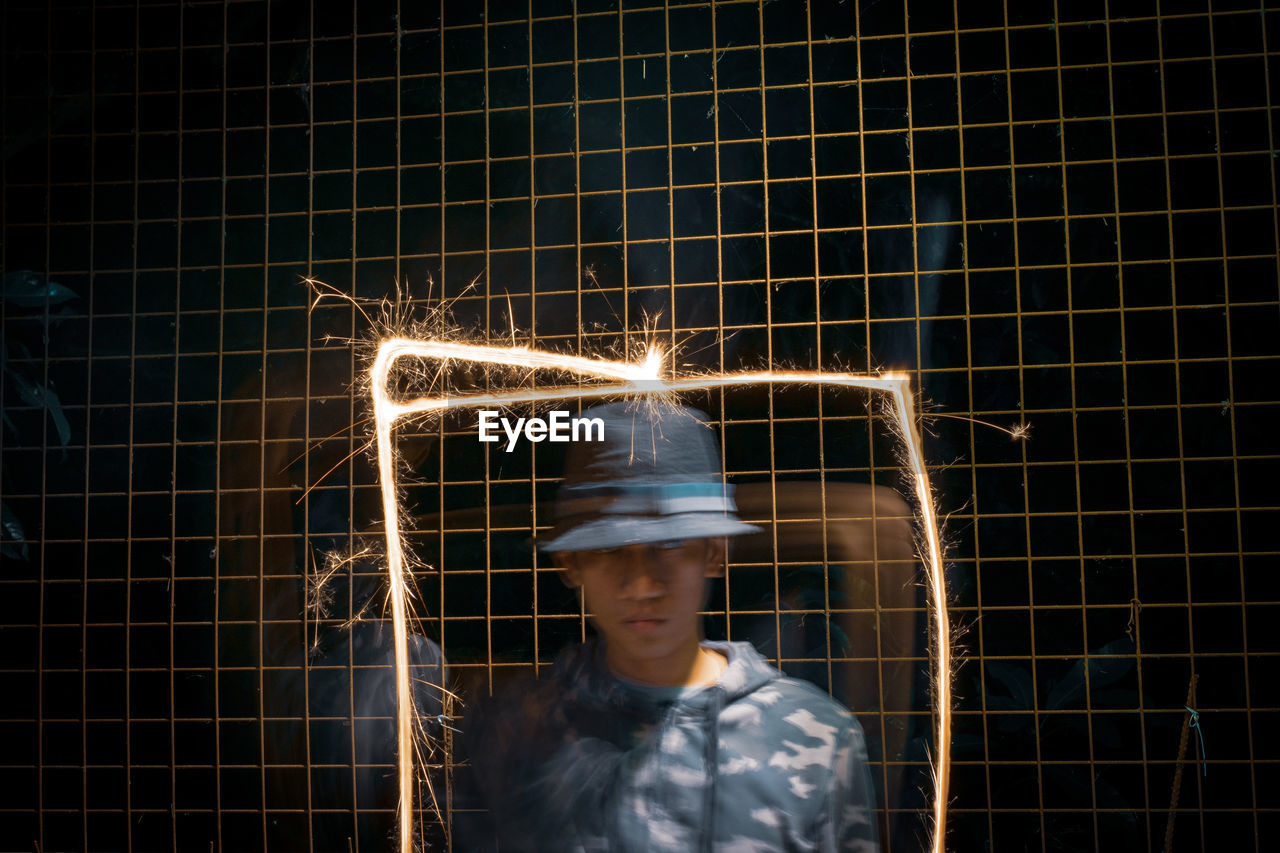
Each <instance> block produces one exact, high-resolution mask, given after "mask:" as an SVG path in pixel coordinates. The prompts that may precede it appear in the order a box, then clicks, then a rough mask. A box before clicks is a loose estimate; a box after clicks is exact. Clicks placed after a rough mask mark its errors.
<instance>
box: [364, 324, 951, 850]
mask: <svg viewBox="0 0 1280 853" xmlns="http://www.w3.org/2000/svg"><path fill="white" fill-rule="evenodd" d="M402 358H425V359H436V360H441V361H445V362H448V361H469V362H476V363H481V364H487V365H504V366H508V367H525V368H532V369H547V370H558V371H563V372H568V373H573V374H577V375H579V376H589V377H592V378H599V379H605V380H614V381H612V382H607V383H604V384H589V385H582V384H579V385H576V386H557V387H555V388H549V389H538V388H533V389H520V390H514V391H502V392H489V393H468V394H462V395H457V396H448V395H444V396H436V397H418V398H414V399H410V400H401V401H398V400H395V399H393V398H392V396H391V392H390V389H389V385H390V382H389V379H390V377H391V371H392V369H393V368H394V366H395V363H396V362H397V361H398V360H399V359H402ZM662 360H663V352H662V351H661V350H660V349H659V348H657V347H650V348H649V350H648V351H647V353H646V357H645V360H644V361H643V362H642V363H639V364H635V363H631V362H625V361H606V360H603V359H590V358H582V357H579V356H570V355H559V354H556V353H548V352H540V351H538V350H533V349H530V348H528V347H521V346H511V347H495V346H484V345H478V344H465V343H458V342H450V341H440V340H413V339H408V338H390V339H387V340H384V341H383V342H382V343H381V345H380V346H379V347H378V351H377V357H376V358H375V359H374V362H373V365H372V367H371V368H370V371H369V378H370V392H371V395H372V397H373V407H374V419H375V439H374V440H375V442H376V444H377V448H378V482H379V485H380V487H381V492H382V508H383V513H384V516H385V518H386V541H387V573H388V581H389V585H390V600H391V615H392V625H393V628H394V633H395V674H396V731H397V751H398V760H399V774H398V775H399V782H400V803H399V818H400V824H399V825H400V849H401V851H402V853H412V850H413V787H412V785H413V755H414V753H415V751H416V749H417V744H416V742H415V741H414V739H413V725H414V717H413V714H414V709H413V704H412V698H411V692H410V689H409V665H408V657H409V656H408V611H407V604H406V598H407V595H408V591H407V586H406V583H405V573H406V566H405V561H406V557H405V549H404V542H403V539H402V535H401V515H400V508H399V505H398V502H397V500H396V492H397V488H396V470H395V467H396V466H395V448H394V445H393V444H392V440H391V434H392V430H393V429H394V428H395V425H396V422H397V421H399V420H401V419H403V418H410V417H413V416H421V415H424V414H430V413H433V412H439V411H444V410H447V409H457V408H473V407H478V406H494V405H497V406H510V405H514V404H516V403H536V402H551V401H556V400H566V399H574V398H583V397H618V396H629V395H653V394H656V395H676V394H679V393H681V392H686V391H704V390H708V389H713V388H724V387H729V386H734V385H757V384H775V385H776V384H800V385H834V386H844V387H850V388H863V389H867V390H871V391H878V392H884V393H886V394H888V395H889V398H890V400H891V401H892V405H891V406H890V407H889V408H890V410H891V412H892V419H893V423H894V425H895V426H896V428H897V431H898V435H899V438H900V439H901V440H902V442H903V445H904V448H905V450H906V459H907V468H908V470H909V471H910V473H911V479H912V483H913V487H914V490H915V497H916V502H917V504H918V505H919V513H920V523H921V528H922V532H923V535H924V542H923V543H922V545H923V550H924V552H925V553H923V554H921V558H922V560H923V562H924V564H925V571H926V574H927V577H928V581H927V582H928V588H929V608H930V617H931V629H932V630H931V632H930V633H931V640H932V653H933V695H934V735H935V737H934V741H935V749H936V755H937V758H936V761H935V762H934V765H933V768H932V769H933V777H934V801H933V806H932V817H933V833H932V836H933V837H932V839H931V841H930V845H929V846H930V848H931V850H932V851H934V853H942V850H943V849H944V847H943V845H944V839H945V835H946V803H947V796H948V789H949V786H950V760H951V667H952V649H951V627H950V622H949V617H948V614H947V598H946V585H945V581H944V578H943V574H942V545H941V541H940V537H939V533H938V518H937V510H936V508H935V506H934V503H933V492H932V488H931V486H930V483H929V472H928V470H927V469H926V467H925V464H924V456H923V452H922V442H921V437H920V430H919V428H918V426H917V422H916V411H915V401H914V397H913V395H912V393H911V382H910V379H909V378H908V377H907V376H906V375H903V374H896V373H886V374H881V375H879V376H867V375H862V374H855V373H819V372H812V371H775V370H764V371H754V372H752V371H746V372H741V373H721V374H710V375H704V376H687V377H669V378H663V377H662V376H661V365H662ZM433 796H434V792H433Z"/></svg>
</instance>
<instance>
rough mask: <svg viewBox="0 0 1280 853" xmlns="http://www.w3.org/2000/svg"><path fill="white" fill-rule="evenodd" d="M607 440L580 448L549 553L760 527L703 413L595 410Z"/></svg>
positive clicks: (574, 450)
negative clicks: (743, 503)
mask: <svg viewBox="0 0 1280 853" xmlns="http://www.w3.org/2000/svg"><path fill="white" fill-rule="evenodd" d="M580 417H581V418H584V419H592V418H599V419H600V420H601V421H602V422H603V425H604V435H603V439H602V440H600V441H577V442H575V443H574V444H572V445H571V446H570V448H569V452H568V454H567V458H566V460H565V477H564V482H563V483H562V484H561V485H560V490H559V492H557V494H556V503H555V527H554V529H553V530H552V532H551V536H550V538H548V539H547V540H546V541H542V542H539V543H538V547H539V548H541V549H542V550H544V551H588V550H593V549H596V548H618V547H621V546H623V545H640V544H645V543H650V542H662V541H666V540H669V539H702V538H711V537H716V536H740V535H742V534H744V533H755V532H757V531H758V530H759V529H760V528H758V527H754V526H752V525H750V524H745V523H743V522H742V521H740V520H739V519H738V516H737V515H736V514H735V513H736V511H737V506H736V505H735V504H734V502H733V488H734V487H733V486H732V485H728V484H726V483H725V482H724V478H723V477H722V475H721V471H720V454H719V452H718V450H717V448H716V441H715V434H714V433H712V431H711V428H710V427H708V426H707V424H706V422H707V416H706V414H705V413H703V412H700V411H698V410H697V409H689V408H685V407H683V406H673V405H670V404H668V403H659V402H652V401H648V400H644V401H635V402H626V403H609V404H607V405H604V406H597V407H595V408H592V409H588V410H587V411H585V412H583V413H582V414H581V415H580Z"/></svg>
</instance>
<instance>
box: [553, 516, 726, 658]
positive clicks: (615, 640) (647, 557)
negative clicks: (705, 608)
mask: <svg viewBox="0 0 1280 853" xmlns="http://www.w3.org/2000/svg"><path fill="white" fill-rule="evenodd" d="M723 560H724V540H723V539H688V540H673V541H669V542H659V543H654V544H647V545H626V546H623V547H621V548H610V549H607V550H597V551H575V552H571V553H567V554H562V555H561V565H563V566H564V567H565V574H566V576H567V577H568V579H569V582H570V583H571V584H572V585H574V586H577V587H581V589H582V596H583V601H584V602H585V605H586V609H587V612H588V613H589V614H590V615H591V618H592V621H593V622H594V624H595V626H596V630H598V631H599V632H600V634H601V635H602V636H603V637H604V639H605V643H606V649H607V656H608V661H609V665H610V667H611V668H612V669H613V670H614V672H615V673H617V674H618V675H622V676H624V677H632V678H635V679H637V680H641V681H647V680H655V675H657V674H659V673H660V672H661V669H662V667H663V664H664V662H666V661H673V662H676V661H680V660H682V659H684V658H686V657H687V656H688V655H689V654H690V653H692V652H694V651H696V647H697V644H698V642H699V640H700V639H701V630H700V628H701V625H700V623H699V616H698V611H699V610H700V609H701V608H702V604H703V599H704V594H705V590H706V579H707V578H709V577H718V576H719V575H721V574H722V573H723ZM655 670H656V671H655Z"/></svg>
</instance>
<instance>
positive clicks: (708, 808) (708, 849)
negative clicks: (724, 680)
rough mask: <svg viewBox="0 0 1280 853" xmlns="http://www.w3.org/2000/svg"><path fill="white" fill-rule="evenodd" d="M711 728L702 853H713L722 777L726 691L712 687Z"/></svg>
mask: <svg viewBox="0 0 1280 853" xmlns="http://www.w3.org/2000/svg"><path fill="white" fill-rule="evenodd" d="M710 690H711V707H710V708H709V710H708V713H710V714H711V728H710V731H709V732H708V733H707V752H706V762H707V773H708V774H710V778H709V779H708V781H707V797H706V799H705V800H704V801H703V804H702V853H713V848H714V845H715V837H716V779H717V778H719V776H720V711H721V710H722V709H723V708H724V690H723V689H722V688H720V687H712V688H710Z"/></svg>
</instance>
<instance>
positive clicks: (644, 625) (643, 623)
mask: <svg viewBox="0 0 1280 853" xmlns="http://www.w3.org/2000/svg"><path fill="white" fill-rule="evenodd" d="M666 621H667V620H665V619H663V618H661V617H659V616H633V617H632V618H630V619H626V620H624V621H623V624H624V625H626V626H627V627H628V628H630V629H631V630H633V631H639V632H645V631H653V630H655V629H657V628H658V627H660V626H661V625H662V624H663V623H664V622H666Z"/></svg>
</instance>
